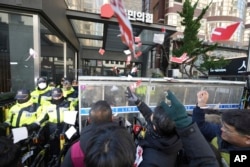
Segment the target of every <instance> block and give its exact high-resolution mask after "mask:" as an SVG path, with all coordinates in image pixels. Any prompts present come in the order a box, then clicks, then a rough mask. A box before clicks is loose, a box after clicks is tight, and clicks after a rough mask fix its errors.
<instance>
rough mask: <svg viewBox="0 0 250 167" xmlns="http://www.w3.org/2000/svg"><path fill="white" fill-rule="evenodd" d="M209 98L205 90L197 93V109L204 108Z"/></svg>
mask: <svg viewBox="0 0 250 167" xmlns="http://www.w3.org/2000/svg"><path fill="white" fill-rule="evenodd" d="M208 98H209V94H208V92H207V91H205V90H201V91H199V92H198V93H197V106H199V107H206V106H207V101H208Z"/></svg>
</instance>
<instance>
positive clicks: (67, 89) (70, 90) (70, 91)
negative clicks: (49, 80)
mask: <svg viewBox="0 0 250 167" xmlns="http://www.w3.org/2000/svg"><path fill="white" fill-rule="evenodd" d="M62 90H63V97H64V98H65V99H67V100H68V101H69V102H70V105H71V107H74V108H75V110H78V91H76V90H75V89H74V87H73V86H72V84H71V82H70V81H69V80H68V79H65V81H64V82H63V88H62Z"/></svg>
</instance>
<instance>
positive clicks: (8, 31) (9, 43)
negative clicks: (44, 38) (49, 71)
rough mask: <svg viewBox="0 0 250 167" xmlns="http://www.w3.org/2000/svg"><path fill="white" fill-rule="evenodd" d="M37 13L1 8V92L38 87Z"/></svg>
mask: <svg viewBox="0 0 250 167" xmlns="http://www.w3.org/2000/svg"><path fill="white" fill-rule="evenodd" d="M31 48H33V17H32V16H28V15H20V14H15V13H4V12H0V73H1V75H0V81H1V84H0V92H10V91H16V90H17V89H20V88H33V87H34V79H33V77H34V59H35V58H36V57H35V56H33V55H32V56H30V54H29V50H30V49H31Z"/></svg>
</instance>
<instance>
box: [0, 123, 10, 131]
mask: <svg viewBox="0 0 250 167" xmlns="http://www.w3.org/2000/svg"><path fill="white" fill-rule="evenodd" d="M8 127H9V124H7V123H5V122H4V123H1V124H0V129H2V130H6V129H7V128H8Z"/></svg>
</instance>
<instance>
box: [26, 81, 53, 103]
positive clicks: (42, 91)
mask: <svg viewBox="0 0 250 167" xmlns="http://www.w3.org/2000/svg"><path fill="white" fill-rule="evenodd" d="M31 97H32V99H33V100H34V102H35V103H39V104H41V105H42V104H43V103H44V102H47V101H50V100H51V88H50V87H49V85H48V82H47V79H46V78H45V77H40V78H38V80H37V86H36V88H35V90H33V91H32V92H31Z"/></svg>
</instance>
